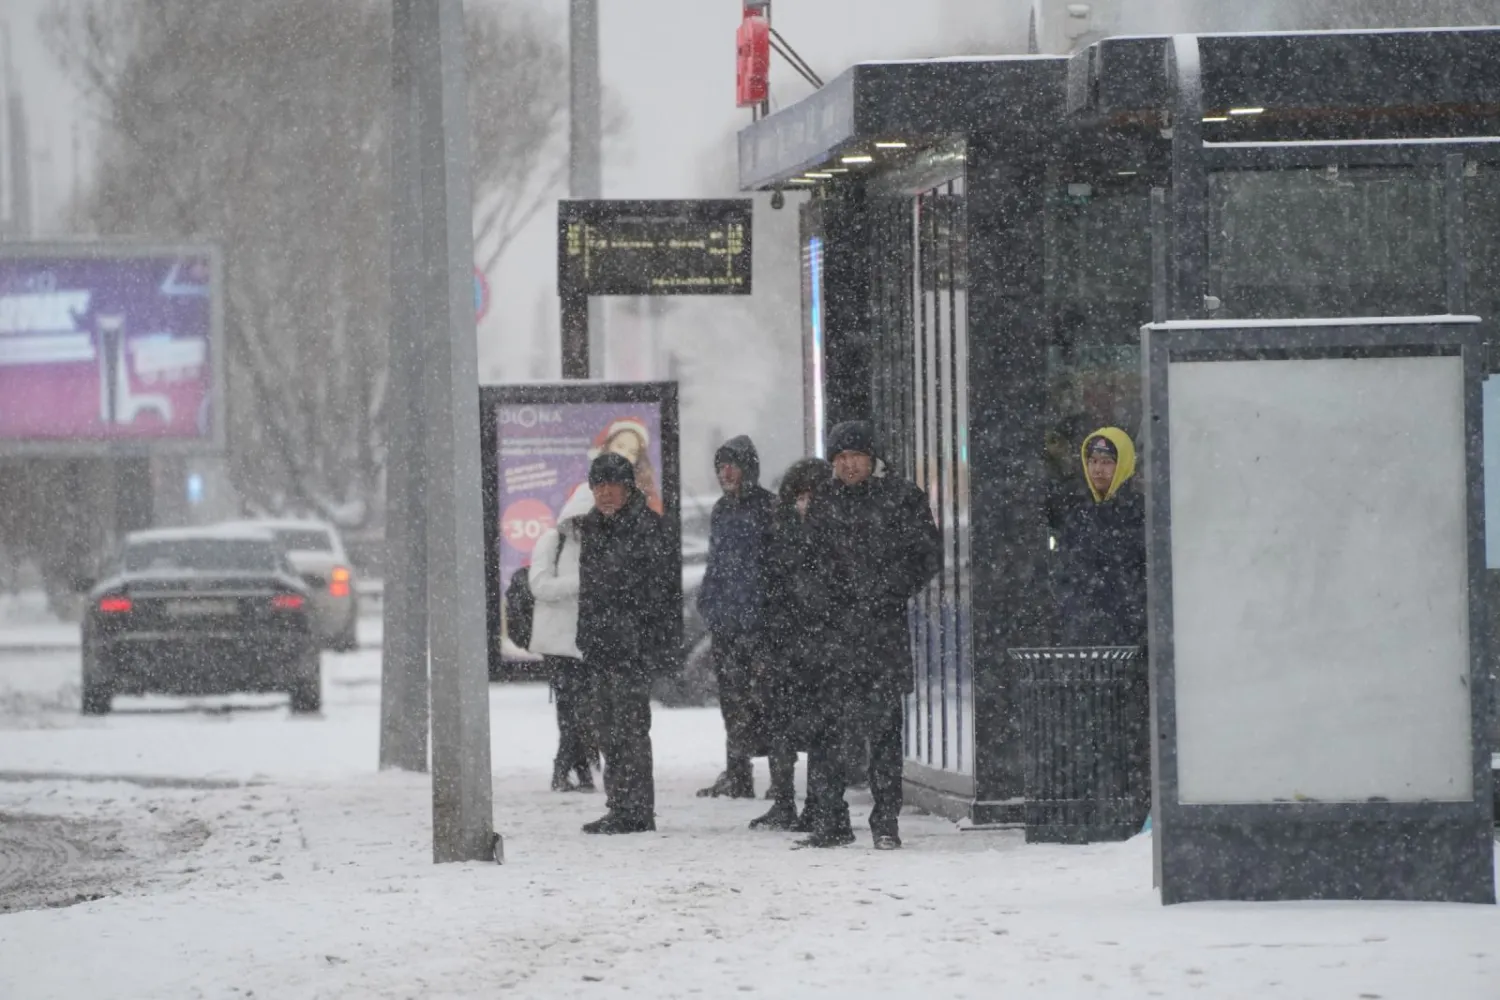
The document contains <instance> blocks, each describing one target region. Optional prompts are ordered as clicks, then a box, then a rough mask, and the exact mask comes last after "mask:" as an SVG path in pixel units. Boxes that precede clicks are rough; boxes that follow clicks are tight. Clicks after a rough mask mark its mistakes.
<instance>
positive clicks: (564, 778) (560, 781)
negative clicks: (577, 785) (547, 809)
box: [552, 761, 573, 792]
mask: <svg viewBox="0 0 1500 1000" xmlns="http://www.w3.org/2000/svg"><path fill="white" fill-rule="evenodd" d="M552 790H553V791H554V792H571V791H572V790H573V782H572V780H571V779H569V777H568V765H566V764H564V763H563V762H562V761H558V762H557V763H555V764H553V765H552Z"/></svg>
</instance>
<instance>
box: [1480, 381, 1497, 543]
mask: <svg viewBox="0 0 1500 1000" xmlns="http://www.w3.org/2000/svg"><path fill="white" fill-rule="evenodd" d="M1483 428H1484V565H1485V567H1486V568H1488V569H1500V376H1496V375H1491V376H1490V377H1489V378H1487V379H1485V380H1484V422H1483Z"/></svg>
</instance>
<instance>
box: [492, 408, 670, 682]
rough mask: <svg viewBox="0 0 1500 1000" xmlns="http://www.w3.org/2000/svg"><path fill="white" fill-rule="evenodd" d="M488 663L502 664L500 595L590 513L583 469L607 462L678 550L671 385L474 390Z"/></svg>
mask: <svg viewBox="0 0 1500 1000" xmlns="http://www.w3.org/2000/svg"><path fill="white" fill-rule="evenodd" d="M480 420H481V422H482V425H481V431H480V441H481V447H482V449H483V452H482V461H483V466H484V470H485V472H484V476H485V482H484V495H485V522H486V523H485V532H486V538H487V540H488V545H487V552H486V565H487V567H488V572H487V573H486V577H487V579H488V581H489V583H488V591H489V593H488V602H489V608H490V623H491V629H490V631H491V643H490V647H491V651H492V652H491V658H492V661H493V660H494V658H495V657H497V656H499V655H500V636H501V635H502V634H503V630H504V605H505V590H506V588H507V587H508V586H509V585H510V581H511V578H512V577H513V576H514V575H515V573H516V571H517V570H518V569H520V568H522V567H523V566H530V564H531V553H532V551H533V550H534V549H535V548H536V545H537V542H538V541H540V540H541V538H542V536H543V535H545V534H546V533H547V532H548V531H550V530H552V529H553V528H554V527H556V525H557V522H558V521H559V520H560V519H561V518H563V517H571V516H576V515H578V514H584V513H587V512H588V511H589V510H591V509H592V508H593V494H592V492H591V491H590V490H589V486H588V473H589V464H590V463H591V462H593V460H594V459H595V458H596V457H597V456H599V455H601V454H603V453H605V452H615V453H616V454H619V455H623V456H624V457H625V458H627V459H629V460H630V462H631V463H632V464H633V465H634V466H635V470H636V486H637V488H638V489H640V491H641V492H642V493H644V494H645V495H646V502H647V504H648V505H649V506H650V507H651V509H653V510H655V511H656V512H657V513H658V514H661V515H662V516H663V517H664V518H665V520H666V524H667V528H668V531H669V532H670V533H671V535H672V537H673V541H674V550H675V549H680V548H681V545H680V536H681V523H680V516H679V494H678V453H677V392H676V386H675V384H673V383H660V382H619V383H603V382H587V383H583V382H574V383H550V384H537V385H507V386H487V387H485V388H483V389H481V390H480Z"/></svg>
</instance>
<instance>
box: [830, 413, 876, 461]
mask: <svg viewBox="0 0 1500 1000" xmlns="http://www.w3.org/2000/svg"><path fill="white" fill-rule="evenodd" d="M825 450H826V451H827V452H828V457H829V458H830V459H831V458H836V457H837V456H838V455H839V454H841V453H842V452H846V451H853V452H858V453H859V454H861V455H869V456H870V457H871V458H874V457H875V428H874V427H873V426H872V425H871V424H870V422H869V421H868V420H846V421H844V422H843V423H841V424H838V425H837V426H835V427H834V428H833V430H831V431H829V432H828V447H827V448H826V449H825Z"/></svg>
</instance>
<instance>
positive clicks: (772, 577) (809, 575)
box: [766, 504, 844, 677]
mask: <svg viewBox="0 0 1500 1000" xmlns="http://www.w3.org/2000/svg"><path fill="white" fill-rule="evenodd" d="M814 527H815V525H814V523H813V522H812V521H811V520H810V515H809V518H808V519H804V518H803V517H802V515H801V514H799V513H798V512H797V508H796V506H795V505H794V504H783V505H780V506H778V507H777V509H776V513H775V518H774V520H773V521H772V526H771V541H770V545H769V547H768V550H767V559H766V639H767V652H768V653H769V654H770V655H769V656H768V661H769V663H770V664H771V666H772V667H773V669H778V670H784V671H787V672H788V673H791V674H795V675H798V676H806V677H816V676H817V675H820V674H822V673H825V672H827V671H828V670H829V669H830V668H831V664H832V662H833V660H832V655H833V653H834V652H835V651H836V650H837V649H838V647H839V644H840V641H841V639H842V636H843V611H844V609H843V608H842V607H841V606H840V605H839V603H838V595H837V588H836V585H835V584H834V580H833V564H832V562H831V561H830V560H829V559H828V558H827V555H826V553H825V552H824V551H823V550H822V548H821V547H820V546H819V544H818V538H817V536H816V534H815V533H814Z"/></svg>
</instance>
